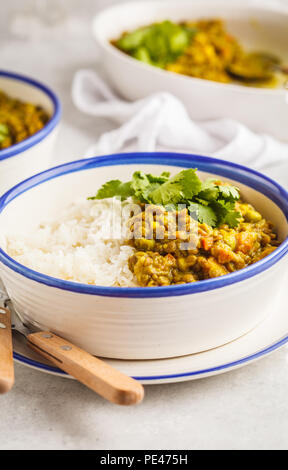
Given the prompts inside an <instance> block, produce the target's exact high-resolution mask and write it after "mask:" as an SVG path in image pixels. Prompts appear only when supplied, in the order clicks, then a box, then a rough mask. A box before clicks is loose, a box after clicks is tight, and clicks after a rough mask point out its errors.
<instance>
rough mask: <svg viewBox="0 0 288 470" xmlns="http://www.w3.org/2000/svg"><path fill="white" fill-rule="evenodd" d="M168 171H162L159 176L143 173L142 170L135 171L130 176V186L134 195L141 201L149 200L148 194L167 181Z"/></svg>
mask: <svg viewBox="0 0 288 470" xmlns="http://www.w3.org/2000/svg"><path fill="white" fill-rule="evenodd" d="M169 176H170V173H168V172H163V173H162V174H161V175H160V176H154V175H151V174H145V173H143V171H135V173H133V176H132V182H131V187H132V189H133V190H134V196H135V197H136V198H137V199H139V200H140V201H142V202H150V199H149V194H150V193H151V192H153V191H155V190H156V189H157V188H159V186H161V185H162V184H163V183H165V182H166V181H168V179H169Z"/></svg>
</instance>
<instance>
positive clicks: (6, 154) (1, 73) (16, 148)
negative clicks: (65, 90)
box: [0, 70, 61, 160]
mask: <svg viewBox="0 0 288 470" xmlns="http://www.w3.org/2000/svg"><path fill="white" fill-rule="evenodd" d="M1 77H6V78H11V79H12V80H17V81H20V82H24V83H27V84H28V85H32V86H34V87H35V88H38V89H39V90H41V91H43V92H44V93H45V94H46V95H47V96H48V97H49V98H50V99H51V101H52V103H53V106H54V112H53V115H52V116H51V118H50V120H49V121H48V122H47V124H46V125H45V126H44V127H43V129H41V130H40V131H38V132H36V133H35V134H33V135H32V136H31V137H28V138H27V139H25V140H23V141H22V142H19V143H18V144H14V145H11V147H8V148H7V149H4V150H0V160H5V159H6V158H10V157H14V156H15V155H18V154H19V153H21V152H24V151H25V150H27V149H29V148H30V147H33V146H34V145H36V144H38V142H40V141H41V140H43V139H44V138H45V137H47V135H48V134H50V133H51V132H52V130H53V129H54V128H55V126H56V125H57V124H58V122H59V120H60V117H61V104H60V100H59V98H58V97H57V95H56V94H55V93H54V92H53V91H52V90H51V89H50V88H48V87H47V86H46V85H44V84H43V83H40V82H38V81H37V80H34V79H32V78H29V77H26V76H24V75H20V74H18V73H13V72H7V71H5V70H0V78H1Z"/></svg>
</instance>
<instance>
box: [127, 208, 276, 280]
mask: <svg viewBox="0 0 288 470" xmlns="http://www.w3.org/2000/svg"><path fill="white" fill-rule="evenodd" d="M236 208H237V210H238V211H239V212H240V213H241V219H240V221H239V224H238V226H237V227H235V228H229V226H228V225H226V224H223V225H221V226H219V227H217V228H212V227H211V226H209V225H207V224H203V223H199V222H196V221H195V220H194V219H192V218H191V216H190V215H189V214H188V211H187V209H182V210H181V211H176V213H175V212H174V214H173V213H171V212H167V211H165V209H164V208H163V207H160V206H153V205H151V206H149V207H148V208H147V207H146V210H145V212H144V210H143V212H142V213H140V214H138V215H137V216H135V217H134V218H132V219H131V226H130V229H131V232H132V233H133V237H132V239H131V240H129V243H130V244H132V246H134V247H135V249H136V251H135V253H134V254H133V255H132V256H131V257H130V259H129V267H130V269H131V271H132V272H133V273H134V274H135V276H136V279H137V283H138V284H139V285H140V286H142V287H150V286H167V285H171V284H183V283H189V282H194V281H199V280H203V279H209V278H213V277H218V276H223V275H225V274H228V273H231V272H233V271H237V270H239V269H242V268H244V267H245V266H248V265H250V264H253V263H255V262H256V261H259V260H260V259H262V258H264V257H265V256H267V255H268V254H269V253H271V252H272V251H273V250H275V248H276V247H277V246H278V245H279V242H278V241H277V235H276V233H275V231H274V229H273V225H272V224H271V223H270V222H267V220H265V219H264V218H263V217H262V216H261V214H260V213H259V212H257V211H256V210H255V209H254V208H253V207H252V206H251V205H250V204H246V203H243V202H241V201H239V202H237V203H236ZM175 216H176V217H175ZM169 219H170V220H169ZM175 220H176V223H175ZM173 223H174V233H173V228H172V232H171V226H172V227H173ZM169 224H170V225H169ZM195 224H196V227H195ZM168 226H169V229H170V230H169V237H170V239H169V238H168ZM191 226H192V227H194V230H192V231H191ZM179 227H181V229H183V228H184V230H179ZM189 232H190V233H189ZM171 234H172V237H171ZM173 235H174V237H173ZM145 237H147V238H145ZM171 238H172V239H171Z"/></svg>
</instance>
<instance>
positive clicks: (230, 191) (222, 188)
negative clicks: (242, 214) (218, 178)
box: [218, 184, 240, 201]
mask: <svg viewBox="0 0 288 470" xmlns="http://www.w3.org/2000/svg"><path fill="white" fill-rule="evenodd" d="M218 190H219V196H220V197H223V198H224V199H228V200H229V201H234V200H236V201H237V200H238V199H239V198H240V194H239V190H238V188H236V186H231V185H228V184H227V185H225V184H221V185H218Z"/></svg>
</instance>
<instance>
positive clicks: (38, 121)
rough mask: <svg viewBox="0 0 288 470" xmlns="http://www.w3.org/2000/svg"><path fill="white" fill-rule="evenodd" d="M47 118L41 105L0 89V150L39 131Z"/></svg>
mask: <svg viewBox="0 0 288 470" xmlns="http://www.w3.org/2000/svg"><path fill="white" fill-rule="evenodd" d="M49 119H50V118H49V115H48V113H47V112H46V111H45V110H44V109H43V108H42V107H41V106H37V105H34V104H31V103H25V102H23V101H20V100H19V99H16V98H12V97H10V96H8V95H7V94H6V93H4V92H3V91H1V90H0V150H3V149H6V148H7V147H10V146H11V145H14V144H17V143H18V142H21V141H22V140H25V139H27V138H28V137H30V136H32V135H33V134H35V133H36V132H38V131H40V130H41V129H42V128H43V127H44V126H45V124H46V123H47V122H48V121H49Z"/></svg>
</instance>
